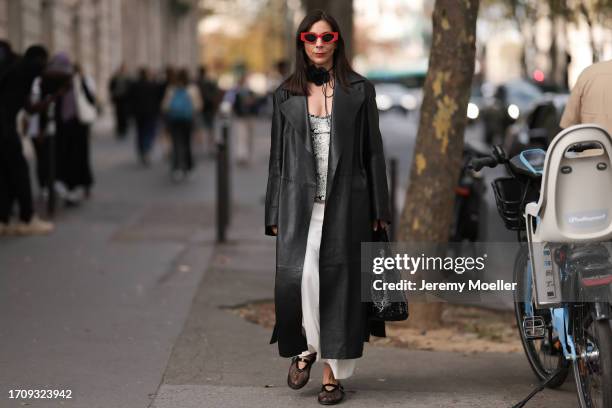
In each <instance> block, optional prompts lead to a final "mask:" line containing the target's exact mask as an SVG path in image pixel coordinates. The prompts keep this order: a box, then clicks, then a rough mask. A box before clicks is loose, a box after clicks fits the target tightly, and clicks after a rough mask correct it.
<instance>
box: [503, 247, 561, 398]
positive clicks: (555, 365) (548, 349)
mask: <svg viewBox="0 0 612 408" xmlns="http://www.w3.org/2000/svg"><path fill="white" fill-rule="evenodd" d="M528 263H529V251H528V249H527V247H526V246H521V248H520V249H519V252H518V253H517V254H516V259H515V261H514V282H516V283H517V290H516V291H515V292H514V314H515V317H516V325H517V326H518V331H519V334H520V336H521V343H523V350H525V355H526V356H527V360H528V361H529V365H530V366H531V369H532V370H533V372H534V373H535V375H536V377H538V379H539V380H540V381H544V380H547V379H548V378H549V377H550V376H551V374H553V373H554V372H555V371H557V370H558V369H560V368H561V369H562V371H561V372H560V373H559V375H558V376H557V377H556V378H555V379H554V380H553V381H552V382H550V383H548V385H547V387H548V388H557V387H560V386H561V385H562V384H563V383H564V382H565V379H566V378H567V375H568V373H569V363H568V362H567V361H566V360H565V357H564V356H563V352H562V350H561V344H560V342H559V339H558V337H556V336H554V335H553V328H552V319H551V315H550V311H549V310H548V309H540V310H537V309H535V304H534V302H533V301H531V307H529V304H527V303H525V299H527V298H528V297H526V294H527V293H529V292H528V291H531V290H532V289H531V282H532V280H531V277H530V276H529V274H530V268H529V267H528ZM529 298H530V296H529ZM528 309H530V310H531V311H532V313H530V315H529V316H532V315H533V314H534V313H535V314H536V315H538V316H541V317H543V318H544V321H545V323H546V332H545V334H544V338H543V339H535V340H534V339H527V338H526V337H525V333H524V332H523V320H524V318H525V317H526V316H527V315H528Z"/></svg>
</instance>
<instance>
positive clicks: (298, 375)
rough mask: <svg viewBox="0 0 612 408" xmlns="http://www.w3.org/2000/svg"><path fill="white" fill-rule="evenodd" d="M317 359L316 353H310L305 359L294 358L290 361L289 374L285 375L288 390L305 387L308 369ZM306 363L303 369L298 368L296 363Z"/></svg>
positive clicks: (308, 373) (308, 375)
mask: <svg viewBox="0 0 612 408" xmlns="http://www.w3.org/2000/svg"><path fill="white" fill-rule="evenodd" d="M316 359H317V353H312V354H310V355H308V356H306V357H300V356H295V357H293V358H292V359H291V365H290V366H289V374H287V385H289V388H292V389H294V390H299V389H300V388H302V387H303V386H305V385H306V383H307V382H308V380H309V379H310V368H311V367H312V364H313V363H314V362H315V361H316ZM300 361H301V362H303V363H306V365H305V366H304V368H299V367H298V362H300Z"/></svg>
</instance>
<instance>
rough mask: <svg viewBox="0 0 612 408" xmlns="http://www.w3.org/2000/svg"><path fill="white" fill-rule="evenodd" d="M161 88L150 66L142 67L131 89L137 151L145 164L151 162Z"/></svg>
mask: <svg viewBox="0 0 612 408" xmlns="http://www.w3.org/2000/svg"><path fill="white" fill-rule="evenodd" d="M161 98H162V94H161V89H160V86H159V84H158V83H157V82H155V81H154V80H153V78H152V76H151V72H150V71H149V69H148V68H140V70H139V71H138V79H137V80H136V82H134V84H133V85H132V87H131V89H130V101H131V112H132V115H133V116H134V119H135V121H136V151H137V153H138V157H139V158H140V161H141V163H142V164H143V165H148V164H149V154H150V152H151V149H152V148H153V142H154V141H155V135H156V133H157V125H158V120H159V114H160V104H161Z"/></svg>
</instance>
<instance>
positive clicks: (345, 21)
mask: <svg viewBox="0 0 612 408" xmlns="http://www.w3.org/2000/svg"><path fill="white" fill-rule="evenodd" d="M302 5H303V6H304V9H305V10H306V13H308V12H310V11H312V10H316V9H321V10H324V11H325V12H327V13H329V14H330V15H331V16H332V17H333V18H335V19H336V21H337V22H338V25H340V32H341V33H342V37H343V38H344V45H345V48H346V57H347V58H348V60H349V61H351V59H352V58H353V0H334V1H328V0H302Z"/></svg>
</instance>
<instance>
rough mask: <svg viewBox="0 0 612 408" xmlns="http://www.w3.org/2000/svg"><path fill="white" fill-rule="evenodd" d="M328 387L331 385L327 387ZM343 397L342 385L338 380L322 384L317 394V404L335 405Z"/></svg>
mask: <svg viewBox="0 0 612 408" xmlns="http://www.w3.org/2000/svg"><path fill="white" fill-rule="evenodd" d="M328 387H331V388H330V389H328ZM343 399H344V387H343V386H342V384H340V381H338V384H323V385H322V386H321V392H320V393H319V396H318V401H319V404H321V405H335V404H339V403H340V402H341V401H342V400H343Z"/></svg>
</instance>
